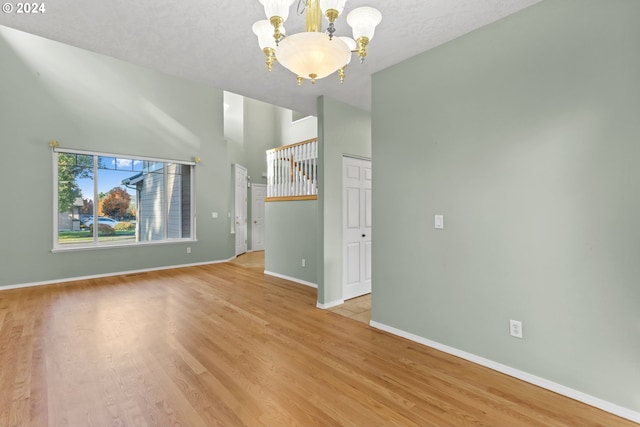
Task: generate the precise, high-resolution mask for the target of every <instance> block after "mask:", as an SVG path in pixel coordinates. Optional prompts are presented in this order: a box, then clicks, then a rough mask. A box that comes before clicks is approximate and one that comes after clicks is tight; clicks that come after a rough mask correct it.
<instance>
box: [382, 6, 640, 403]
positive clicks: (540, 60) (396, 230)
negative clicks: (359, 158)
mask: <svg viewBox="0 0 640 427" xmlns="http://www.w3.org/2000/svg"><path fill="white" fill-rule="evenodd" d="M638 22H640V2H638V1H637V0H611V1H606V2H605V1H600V0H554V1H543V2H541V3H539V4H537V5H535V6H533V7H531V8H528V9H526V10H524V11H522V12H520V13H517V14H515V15H512V16H510V17H508V18H506V19H504V20H501V21H499V22H497V23H495V24H493V25H490V26H488V27H485V28H483V29H480V30H478V31H475V32H473V33H470V34H468V35H467V36H464V37H462V38H460V39H458V40H455V41H453V42H450V43H448V44H446V45H444V46H441V47H439V48H436V49H434V50H432V51H429V52H426V53H424V54H421V55H419V56H416V57H414V58H412V59H410V60H408V61H406V62H404V63H401V64H399V65H397V66H394V67H391V68H389V69H386V70H384V71H382V72H379V73H377V74H375V75H374V78H373V156H374V159H375V160H376V162H375V168H374V182H375V185H374V187H373V188H374V190H373V214H374V218H375V232H376V235H375V243H374V245H373V313H372V318H373V320H374V321H376V322H380V323H382V324H386V325H390V326H393V327H395V328H398V329H401V330H404V331H407V332H410V333H413V334H416V335H418V336H421V337H425V338H427V339H431V340H433V341H436V342H439V343H442V344H445V345H448V346H451V347H454V348H457V349H460V350H463V351H466V352H470V353H473V354H476V355H479V356H482V357H484V358H487V359H490V360H493V361H496V362H499V363H502V364H505V365H508V366H511V367H513V368H516V369H519V370H521V371H524V372H528V373H530V374H533V375H537V376H539V377H542V378H545V379H548V380H551V381H554V382H557V383H559V384H562V385H564V386H568V387H570V388H573V389H576V390H579V391H582V392H584V393H587V394H589V395H592V396H595V397H598V398H601V399H604V400H606V401H609V402H612V403H615V404H617V405H620V406H622V407H625V408H628V409H631V410H632V411H640V388H639V387H638V384H640V363H638V361H639V360H640V339H639V337H640V310H639V306H638V304H639V302H640V285H639V283H640V263H639V262H638V259H640V227H639V226H638V223H639V222H638V221H639V220H638V218H639V217H640V198H639V197H638V184H637V183H638V182H640V168H638V159H640V144H639V143H638V136H639V135H640V120H638V117H639V116H640V78H639V76H640V48H639V46H640V44H639V41H640V25H638ZM435 214H443V215H444V226H445V227H444V230H435V229H434V228H433V222H434V215H435ZM509 319H517V320H521V321H522V322H523V330H524V339H516V338H512V337H510V336H509V333H508V329H509V328H508V322H509Z"/></svg>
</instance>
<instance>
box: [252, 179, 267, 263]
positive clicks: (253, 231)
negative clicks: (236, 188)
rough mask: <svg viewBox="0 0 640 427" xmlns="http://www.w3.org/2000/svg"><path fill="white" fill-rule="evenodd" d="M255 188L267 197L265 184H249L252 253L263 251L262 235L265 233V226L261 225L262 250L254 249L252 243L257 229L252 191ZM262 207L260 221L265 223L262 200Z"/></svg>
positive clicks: (254, 200)
mask: <svg viewBox="0 0 640 427" xmlns="http://www.w3.org/2000/svg"><path fill="white" fill-rule="evenodd" d="M256 187H258V188H262V189H264V195H265V197H266V195H267V184H251V250H252V251H263V250H264V247H265V243H264V237H265V234H264V231H265V225H264V223H263V224H262V239H263V245H262V248H258V249H256V247H255V245H254V242H255V236H256V228H257V227H256V217H255V212H256V209H255V208H256V206H255V202H256V199H255V198H254V195H255V194H254V189H255V188H256ZM262 205H263V209H262V215H263V217H262V220H263V221H265V218H264V216H265V209H264V205H265V202H264V199H262Z"/></svg>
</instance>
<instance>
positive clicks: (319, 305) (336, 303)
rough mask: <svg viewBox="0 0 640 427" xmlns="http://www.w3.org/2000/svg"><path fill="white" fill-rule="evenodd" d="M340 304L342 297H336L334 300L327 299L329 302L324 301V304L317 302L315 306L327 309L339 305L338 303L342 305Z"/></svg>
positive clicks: (342, 302)
mask: <svg viewBox="0 0 640 427" xmlns="http://www.w3.org/2000/svg"><path fill="white" fill-rule="evenodd" d="M342 304H344V300H343V299H337V300H335V301H329V302H327V303H324V304H322V303H317V304H316V307H318V308H321V309H323V310H327V309H329V308H333V307H336V306H339V305H342Z"/></svg>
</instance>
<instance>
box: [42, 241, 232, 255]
mask: <svg viewBox="0 0 640 427" xmlns="http://www.w3.org/2000/svg"><path fill="white" fill-rule="evenodd" d="M197 241H198V239H171V240H152V241H145V242H133V243H105V242H103V243H102V245H91V246H79V245H75V246H71V245H73V243H70V244H69V246H68V247H67V246H64V245H60V246H58V247H57V248H53V249H51V250H50V252H51V253H52V254H58V253H65V252H80V251H95V250H103V249H112V248H117V249H122V248H139V247H144V246H156V245H177V244H181V243H182V244H189V243H196V242H197ZM232 259H233V258H232Z"/></svg>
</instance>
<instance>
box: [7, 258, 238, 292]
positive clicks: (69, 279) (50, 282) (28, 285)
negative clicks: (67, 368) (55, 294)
mask: <svg viewBox="0 0 640 427" xmlns="http://www.w3.org/2000/svg"><path fill="white" fill-rule="evenodd" d="M234 258H235V257H232V258H229V259H223V260H219V261H204V262H195V263H193V264H179V265H169V266H163V267H153V268H143V269H141V270H128V271H116V272H113V273H104V274H93V275H91V276H78V277H66V278H62V279H56V280H46V281H43V282H31V283H20V284H17V285H7V286H1V285H0V291H7V290H9V289H20V288H31V287H33V286H45V285H54V284H56V283H66V282H75V281H77V280H88V279H100V278H102V277H113V276H124V275H126V274H137V273H148V272H150V271H160V270H171V269H173V268H184V267H195V266H198V265H208V264H219V263H221V262H229V261H231V260H232V259H234Z"/></svg>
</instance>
